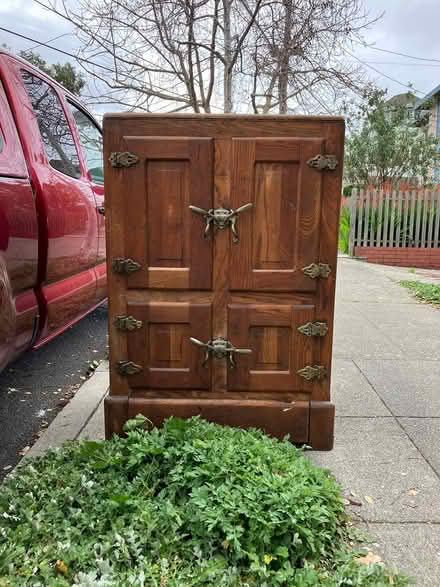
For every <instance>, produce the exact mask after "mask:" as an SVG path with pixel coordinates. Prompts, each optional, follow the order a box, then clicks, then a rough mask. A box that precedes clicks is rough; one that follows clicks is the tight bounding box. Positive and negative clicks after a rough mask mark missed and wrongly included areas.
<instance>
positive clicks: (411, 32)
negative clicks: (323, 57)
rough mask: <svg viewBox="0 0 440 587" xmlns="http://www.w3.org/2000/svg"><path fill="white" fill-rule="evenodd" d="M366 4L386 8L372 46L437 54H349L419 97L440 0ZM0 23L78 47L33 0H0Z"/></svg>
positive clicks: (432, 73)
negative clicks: (411, 85) (408, 88)
mask: <svg viewBox="0 0 440 587" xmlns="http://www.w3.org/2000/svg"><path fill="white" fill-rule="evenodd" d="M384 5H385V6H386V8H384ZM364 6H365V8H366V9H367V10H368V11H369V12H370V16H371V17H375V16H378V15H379V14H381V12H382V11H385V14H384V16H383V18H382V19H381V20H380V21H379V22H377V23H375V24H374V25H372V26H371V28H370V29H369V30H368V31H367V32H366V34H365V39H366V41H367V42H368V43H374V44H375V46H376V47H378V48H380V49H386V50H388V51H396V52H399V53H406V54H408V55H411V56H413V57H423V58H426V59H434V60H435V59H437V60H438V61H437V62H435V61H432V62H424V61H419V60H416V59H412V58H409V57H400V56H398V55H392V54H390V53H383V52H380V51H376V50H373V49H369V48H364V47H362V46H359V47H357V48H356V49H354V52H353V55H354V56H355V57H357V58H358V59H361V60H362V61H364V62H366V63H367V64H368V65H369V66H370V68H374V69H375V70H378V72H380V73H378V72H376V71H374V70H373V69H369V72H370V74H371V76H372V79H374V80H375V81H376V82H377V83H378V85H380V86H381V87H383V88H388V93H389V95H390V96H392V95H394V94H397V93H400V92H404V91H405V87H403V86H402V85H400V84H399V83H398V82H401V83H402V84H404V85H405V84H407V83H408V82H412V83H413V86H414V88H415V90H418V93H417V96H418V97H422V96H423V95H424V94H426V93H428V92H429V91H431V90H432V89H433V88H434V87H435V86H437V85H439V84H440V2H439V0H364ZM0 26H2V27H5V28H8V29H11V30H13V31H15V32H17V33H22V34H23V35H26V36H29V37H32V38H35V39H38V40H41V41H44V42H49V40H51V39H54V37H59V35H63V36H62V37H60V38H58V39H55V40H53V41H51V44H53V45H54V46H56V47H59V48H62V49H64V50H66V51H71V52H75V50H76V49H77V43H76V42H75V37H74V36H73V35H72V31H71V28H70V27H69V25H68V24H67V23H66V22H65V21H63V20H62V19H60V18H58V17H56V16H53V15H51V14H50V13H48V12H47V11H45V10H44V9H42V8H40V7H39V6H38V5H37V4H35V3H34V2H33V0H0ZM2 43H6V44H7V45H9V46H10V47H12V49H13V50H14V51H18V50H20V49H30V48H35V50H36V51H37V52H39V53H40V54H41V55H42V56H43V57H44V58H45V59H47V60H48V61H49V62H57V61H61V62H62V61H65V60H66V59H67V60H68V58H66V57H64V56H63V55H61V54H59V53H57V52H55V51H51V50H49V49H46V48H44V47H35V45H36V44H35V43H33V42H29V41H25V40H24V39H19V38H18V37H14V36H13V35H11V34H8V33H6V32H4V31H0V45H1V44H2ZM386 76H389V77H386ZM389 78H393V79H394V80H396V81H393V80H392V79H389Z"/></svg>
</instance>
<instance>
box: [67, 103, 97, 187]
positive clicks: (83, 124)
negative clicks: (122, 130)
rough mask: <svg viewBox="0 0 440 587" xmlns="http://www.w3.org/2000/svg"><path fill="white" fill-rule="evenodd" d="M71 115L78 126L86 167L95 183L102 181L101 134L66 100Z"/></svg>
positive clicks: (90, 121) (81, 112)
mask: <svg viewBox="0 0 440 587" xmlns="http://www.w3.org/2000/svg"><path fill="white" fill-rule="evenodd" d="M68 104H69V108H70V111H71V112H72V116H73V118H74V119H75V122H76V126H77V127H78V134H79V142H80V143H81V146H82V148H83V149H84V153H85V156H86V160H87V169H88V171H89V173H90V175H91V178H92V181H94V182H95V183H100V184H103V183H104V167H103V159H102V134H101V131H100V130H99V129H98V127H97V126H96V125H95V124H94V122H92V120H91V119H90V118H89V117H88V116H87V114H85V112H83V111H82V110H80V109H79V108H77V107H76V106H75V105H74V104H72V103H71V102H68Z"/></svg>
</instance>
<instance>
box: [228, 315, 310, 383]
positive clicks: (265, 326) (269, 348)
mask: <svg viewBox="0 0 440 587" xmlns="http://www.w3.org/2000/svg"><path fill="white" fill-rule="evenodd" d="M314 316H315V309H314V307H313V306H293V305H248V306H246V305H239V304H231V305H230V306H229V307H228V336H229V340H230V341H231V342H232V344H233V345H234V346H236V347H238V348H249V349H251V350H252V353H251V354H250V355H237V357H236V363H237V367H236V368H235V369H230V370H229V371H228V388H229V389H230V390H237V391H238V390H243V391H244V390H249V391H261V392H264V391H285V392H287V391H290V392H295V391H297V392H309V393H311V392H312V390H313V382H307V381H305V380H304V379H303V378H301V377H300V376H299V375H297V371H298V369H301V368H302V367H304V366H305V365H313V364H314V363H315V362H318V361H319V342H318V341H317V339H316V338H311V337H307V336H304V335H303V334H301V333H300V332H299V331H298V327H299V326H301V325H302V324H305V323H306V322H309V321H312V320H313V319H314Z"/></svg>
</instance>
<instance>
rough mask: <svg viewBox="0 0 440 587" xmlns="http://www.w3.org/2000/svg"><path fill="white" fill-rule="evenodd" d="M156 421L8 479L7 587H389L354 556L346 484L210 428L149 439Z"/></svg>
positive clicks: (271, 445)
mask: <svg viewBox="0 0 440 587" xmlns="http://www.w3.org/2000/svg"><path fill="white" fill-rule="evenodd" d="M144 420H145V419H144V418H142V417H137V419H136V420H134V421H133V420H132V421H130V422H128V423H127V426H126V429H127V436H126V437H125V438H118V437H114V438H113V439H112V440H110V441H106V442H102V443H98V442H82V443H71V444H68V445H66V446H65V447H64V448H63V449H61V450H59V451H57V452H52V453H49V454H48V455H46V456H44V457H42V458H40V459H37V460H35V461H32V463H31V464H28V465H27V466H25V467H24V468H23V469H22V470H21V471H20V472H19V473H18V474H16V475H15V476H13V477H12V478H10V479H8V480H7V482H6V485H5V486H4V487H3V488H2V492H1V496H0V586H2V587H5V586H20V585H33V586H37V585H41V586H43V585H44V586H45V585H50V586H51V587H61V586H66V585H75V586H77V587H80V586H81V587H86V586H90V587H91V586H93V587H100V586H110V585H115V586H121V587H126V586H130V585H136V586H141V585H145V586H157V587H165V586H169V587H184V586H209V585H215V586H219V587H221V586H230V587H232V586H239V585H242V586H245V585H249V586H250V585H255V586H259V587H264V586H268V587H269V586H281V585H285V586H297V587H306V586H314V585H326V586H334V587H336V586H338V585H340V586H343V585H347V586H348V585H369V586H370V585H371V586H373V585H375V586H376V585H389V584H390V580H389V577H390V575H389V573H387V572H386V571H385V570H384V568H383V566H382V565H378V564H374V565H362V564H360V563H359V562H358V561H357V559H356V554H355V553H350V552H349V550H348V549H347V548H346V546H345V544H346V542H345V541H346V539H347V525H346V515H345V513H344V506H343V503H342V500H341V497H340V492H339V488H338V486H337V484H336V482H335V481H334V479H333V478H332V477H331V475H330V474H329V473H328V472H327V471H324V470H322V469H319V468H317V467H315V466H313V465H312V464H311V462H310V461H309V460H308V459H306V458H304V456H302V454H301V452H300V451H299V450H298V449H296V448H295V447H294V446H292V445H291V444H290V443H289V442H288V440H287V439H286V440H285V441H283V442H280V441H278V440H274V439H270V438H268V437H266V436H265V435H264V434H263V433H262V432H260V431H256V430H251V431H245V430H241V429H236V428H228V427H221V426H218V425H215V424H209V423H207V422H205V421H202V420H200V419H198V418H193V419H191V420H187V421H182V420H176V419H170V420H168V421H167V422H166V423H165V425H164V427H163V428H162V429H157V428H153V429H152V430H151V431H146V430H145V429H144ZM392 581H393V584H394V585H397V586H403V585H407V584H408V583H407V581H406V580H405V579H404V578H401V577H399V576H397V575H394V576H393V578H392Z"/></svg>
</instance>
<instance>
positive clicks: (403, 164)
mask: <svg viewBox="0 0 440 587" xmlns="http://www.w3.org/2000/svg"><path fill="white" fill-rule="evenodd" d="M357 117H358V125H357V128H354V129H353V131H352V133H351V136H349V137H348V139H347V141H346V149H345V161H344V175H345V179H346V181H347V183H349V184H352V185H353V186H354V187H357V188H363V187H369V186H373V187H375V188H378V189H379V188H384V187H386V186H389V187H392V188H394V187H398V185H399V184H400V182H402V181H405V183H407V184H411V185H419V184H422V185H428V184H429V181H430V177H431V170H432V169H433V168H435V167H437V166H438V165H440V153H439V150H438V145H439V143H440V141H439V139H438V138H437V137H433V136H429V135H428V134H427V133H426V132H425V131H424V130H422V129H419V128H417V127H416V126H415V124H414V122H413V120H411V118H410V117H409V116H408V109H407V107H406V106H405V105H404V104H393V105H392V106H391V105H390V104H388V103H387V101H386V100H385V94H384V92H383V91H379V90H376V91H374V92H373V93H371V94H370V95H369V96H368V98H367V100H366V102H365V104H363V105H362V106H361V108H360V110H359V112H358V114H357Z"/></svg>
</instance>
